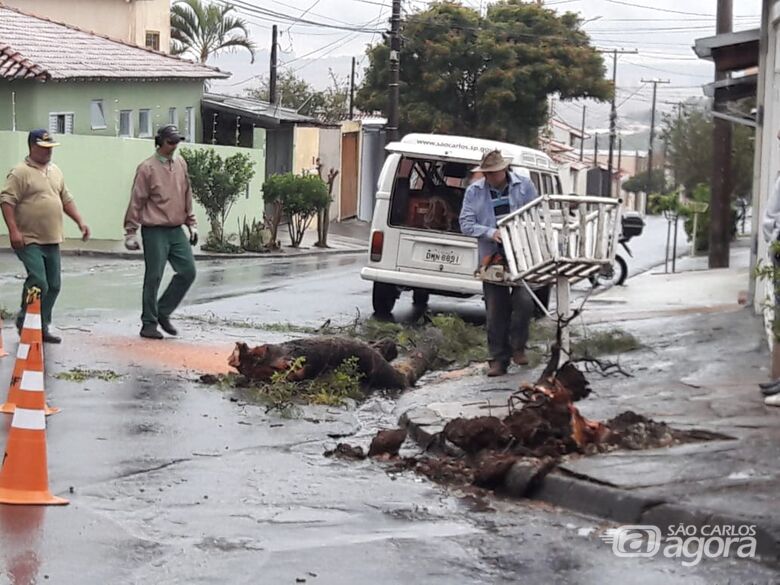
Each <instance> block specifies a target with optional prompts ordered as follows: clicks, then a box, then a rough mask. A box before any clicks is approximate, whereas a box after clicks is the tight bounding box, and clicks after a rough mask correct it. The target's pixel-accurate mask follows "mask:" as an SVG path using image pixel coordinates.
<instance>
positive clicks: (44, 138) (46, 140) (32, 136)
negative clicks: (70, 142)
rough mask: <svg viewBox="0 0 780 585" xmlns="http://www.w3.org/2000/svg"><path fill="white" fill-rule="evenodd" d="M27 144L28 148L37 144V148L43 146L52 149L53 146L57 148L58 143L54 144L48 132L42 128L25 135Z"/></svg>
mask: <svg viewBox="0 0 780 585" xmlns="http://www.w3.org/2000/svg"><path fill="white" fill-rule="evenodd" d="M27 144H28V146H32V145H33V144H37V145H38V146H43V147H44V148H52V147H54V146H59V145H60V143H59V142H54V138H52V136H51V134H49V131H48V130H44V129H43V128H38V129H37V130H33V131H32V132H30V133H29V134H28V135H27Z"/></svg>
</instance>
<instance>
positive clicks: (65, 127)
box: [49, 112, 73, 134]
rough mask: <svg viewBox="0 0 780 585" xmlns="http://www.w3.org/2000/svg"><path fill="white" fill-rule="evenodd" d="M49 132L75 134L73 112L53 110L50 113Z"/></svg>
mask: <svg viewBox="0 0 780 585" xmlns="http://www.w3.org/2000/svg"><path fill="white" fill-rule="evenodd" d="M49 132H50V133H51V134H73V113H72V112H52V113H51V114H49Z"/></svg>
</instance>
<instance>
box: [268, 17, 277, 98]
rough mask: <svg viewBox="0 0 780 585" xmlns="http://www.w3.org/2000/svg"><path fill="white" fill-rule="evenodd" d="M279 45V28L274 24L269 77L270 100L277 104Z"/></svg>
mask: <svg viewBox="0 0 780 585" xmlns="http://www.w3.org/2000/svg"><path fill="white" fill-rule="evenodd" d="M278 45H279V29H278V27H277V26H276V25H274V26H273V29H272V32H271V73H270V75H269V78H268V101H269V102H270V103H272V104H276V103H277V101H276V71H277V68H278V66H279V64H278V62H277V54H276V47H277V46H278Z"/></svg>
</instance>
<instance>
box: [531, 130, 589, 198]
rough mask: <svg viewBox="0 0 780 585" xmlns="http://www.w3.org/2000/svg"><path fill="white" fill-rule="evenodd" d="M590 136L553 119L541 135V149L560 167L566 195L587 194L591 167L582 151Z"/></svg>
mask: <svg viewBox="0 0 780 585" xmlns="http://www.w3.org/2000/svg"><path fill="white" fill-rule="evenodd" d="M587 138H589V135H588V134H585V133H583V132H582V130H580V129H578V128H575V127H574V126H572V125H571V124H568V123H566V122H565V121H563V120H561V119H559V118H557V117H553V118H551V119H550V123H549V124H548V125H547V126H546V127H545V129H544V130H543V131H542V132H541V133H540V135H539V148H540V149H541V150H542V151H544V152H545V153H547V155H549V157H550V158H552V159H553V160H554V161H555V162H556V163H557V165H558V169H559V171H560V176H561V184H562V185H561V186H562V188H563V192H564V193H573V194H577V195H585V194H586V193H587V170H588V168H589V167H590V164H589V163H588V161H587V159H586V158H585V156H584V152H583V150H582V143H583V141H584V140H586V139H587Z"/></svg>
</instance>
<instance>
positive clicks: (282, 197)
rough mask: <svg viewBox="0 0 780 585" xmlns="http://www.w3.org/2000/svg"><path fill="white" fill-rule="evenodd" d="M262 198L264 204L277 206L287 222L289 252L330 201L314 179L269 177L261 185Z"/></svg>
mask: <svg viewBox="0 0 780 585" xmlns="http://www.w3.org/2000/svg"><path fill="white" fill-rule="evenodd" d="M263 195H264V199H265V201H267V202H273V203H274V204H275V205H277V204H281V208H282V210H283V212H284V214H285V215H286V216H287V218H288V223H287V230H288V232H289V234H290V240H291V241H292V247H293V248H297V247H298V246H300V245H301V241H302V240H303V236H304V234H305V233H306V230H307V229H308V228H309V226H310V225H311V222H312V221H313V220H314V218H315V217H316V215H317V213H318V212H319V211H320V210H322V209H324V208H325V207H327V206H328V205H330V201H331V199H330V195H328V186H327V185H326V184H325V181H323V180H322V179H321V178H320V177H318V176H317V175H294V174H292V173H286V174H284V175H273V176H271V177H269V178H268V179H267V180H266V182H265V184H264V185H263Z"/></svg>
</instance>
